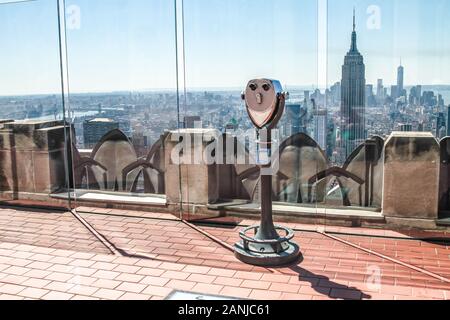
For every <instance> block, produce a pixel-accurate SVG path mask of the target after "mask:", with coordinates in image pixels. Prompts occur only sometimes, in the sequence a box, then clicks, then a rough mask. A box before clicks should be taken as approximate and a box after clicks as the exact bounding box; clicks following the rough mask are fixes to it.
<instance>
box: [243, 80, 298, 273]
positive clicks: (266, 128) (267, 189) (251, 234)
mask: <svg viewBox="0 0 450 320" xmlns="http://www.w3.org/2000/svg"><path fill="white" fill-rule="evenodd" d="M287 98H288V93H287V92H283V89H282V86H281V84H280V82H279V81H277V80H270V79H255V80H251V81H249V82H248V84H247V87H246V89H245V91H244V92H243V93H242V99H243V100H244V101H245V105H246V108H247V112H248V115H249V117H250V119H251V121H252V122H253V124H254V126H255V127H256V130H257V136H258V141H257V154H256V158H257V163H258V166H259V168H260V184H261V222H260V224H259V225H255V226H251V227H248V228H245V229H243V230H241V231H240V233H239V235H240V237H241V241H239V242H238V243H236V244H235V246H234V248H235V255H236V257H237V258H238V259H239V260H241V261H243V262H245V263H248V264H252V265H257V266H281V265H286V264H289V263H291V262H294V261H296V260H297V259H299V257H300V248H299V246H298V245H297V244H296V243H295V242H293V241H292V239H293V238H294V232H293V231H292V230H290V229H288V228H285V227H282V226H275V225H274V223H273V217H272V174H273V171H275V169H274V168H275V167H276V165H279V163H278V159H273V158H274V157H272V129H274V128H275V127H276V125H277V124H278V121H279V120H280V118H281V116H282V115H283V111H284V106H285V101H286V99H287ZM276 154H278V153H276ZM280 234H281V235H280Z"/></svg>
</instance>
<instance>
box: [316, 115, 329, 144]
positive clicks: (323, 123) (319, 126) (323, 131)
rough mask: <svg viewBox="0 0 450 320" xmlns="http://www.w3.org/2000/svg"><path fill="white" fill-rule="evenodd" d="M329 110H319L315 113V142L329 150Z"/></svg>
mask: <svg viewBox="0 0 450 320" xmlns="http://www.w3.org/2000/svg"><path fill="white" fill-rule="evenodd" d="M327 130H328V127H327V110H323V109H322V110H317V111H315V112H314V140H316V142H317V144H318V145H319V146H320V147H321V148H322V150H326V148H327Z"/></svg>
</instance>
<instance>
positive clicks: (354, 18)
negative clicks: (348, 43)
mask: <svg viewBox="0 0 450 320" xmlns="http://www.w3.org/2000/svg"><path fill="white" fill-rule="evenodd" d="M353 31H356V13H355V7H353Z"/></svg>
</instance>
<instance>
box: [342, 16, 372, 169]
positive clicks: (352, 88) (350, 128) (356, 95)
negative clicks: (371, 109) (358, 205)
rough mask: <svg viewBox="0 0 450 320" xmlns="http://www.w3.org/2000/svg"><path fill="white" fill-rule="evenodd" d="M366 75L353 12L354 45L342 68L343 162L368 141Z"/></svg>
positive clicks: (352, 44)
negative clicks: (357, 41) (358, 45)
mask: <svg viewBox="0 0 450 320" xmlns="http://www.w3.org/2000/svg"><path fill="white" fill-rule="evenodd" d="M365 73H366V71H365V65H364V58H363V56H362V55H361V54H360V53H359V51H358V48H357V46H356V23H355V12H354V11H353V32H352V43H351V47H350V51H349V52H348V53H347V55H346V56H345V60H344V65H343V66H342V81H341V145H340V151H341V152H340V153H341V159H340V160H341V161H342V162H343V161H345V160H346V159H347V158H348V157H349V156H350V154H351V153H352V151H353V150H354V149H355V148H356V147H358V146H359V145H360V144H361V143H363V142H364V141H365V139H366V130H365V100H366V99H365V87H366V78H365Z"/></svg>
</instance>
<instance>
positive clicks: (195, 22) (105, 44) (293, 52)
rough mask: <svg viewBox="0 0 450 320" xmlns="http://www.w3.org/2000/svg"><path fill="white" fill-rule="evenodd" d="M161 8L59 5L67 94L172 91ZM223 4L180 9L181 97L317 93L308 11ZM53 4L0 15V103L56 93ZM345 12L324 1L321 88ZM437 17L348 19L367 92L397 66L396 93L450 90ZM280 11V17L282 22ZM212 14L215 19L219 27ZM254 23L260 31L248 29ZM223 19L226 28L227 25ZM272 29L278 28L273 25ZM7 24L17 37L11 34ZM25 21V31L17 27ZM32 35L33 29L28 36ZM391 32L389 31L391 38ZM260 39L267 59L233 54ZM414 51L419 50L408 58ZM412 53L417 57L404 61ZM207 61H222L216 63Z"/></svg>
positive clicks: (440, 4)
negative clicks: (288, 90)
mask: <svg viewBox="0 0 450 320" xmlns="http://www.w3.org/2000/svg"><path fill="white" fill-rule="evenodd" d="M168 2H170V1H162V0H152V1H149V2H145V1H141V0H135V1H121V0H112V1H111V2H109V3H110V5H108V6H105V5H101V4H100V3H99V2H94V1H89V2H88V1H85V0H78V1H67V6H68V8H70V7H71V6H73V5H76V6H78V7H79V8H80V9H81V18H80V19H81V24H80V28H79V29H77V28H76V25H75V27H74V26H73V25H72V24H71V23H73V21H72V20H71V19H73V14H74V13H73V12H72V11H70V10H68V21H69V23H68V30H67V33H68V38H67V40H68V54H69V55H68V64H69V80H70V91H71V92H72V93H89V92H92V93H94V92H113V91H146V90H165V89H174V88H175V87H176V72H175V44H174V39H175V34H174V30H173V29H174V24H173V20H172V17H173V14H174V10H173V7H172V6H171V5H169V4H168ZM232 2H233V3H230V2H227V3H226V4H224V3H221V2H220V1H215V0H213V1H209V2H208V5H205V3H204V2H202V1H198V0H191V1H185V33H186V34H185V49H186V74H185V76H186V87H187V88H188V89H189V90H195V89H197V90H201V89H205V88H211V89H214V88H227V89H231V88H236V89H240V88H241V85H240V83H241V82H242V79H248V78H251V77H253V76H262V75H271V76H272V77H273V78H278V79H280V80H281V81H282V82H283V83H284V85H285V86H287V87H302V88H310V89H311V88H317V87H320V88H322V89H323V87H321V84H319V83H318V74H317V56H318V52H317V41H318V40H317V37H318V34H317V24H318V21H317V1H315V0H306V1H302V2H301V3H300V2H299V1H295V0H282V1H275V2H274V1H265V2H263V3H262V5H261V7H258V8H253V7H252V6H251V5H249V4H248V3H246V2H245V1H244V0H233V1H232ZM53 4H54V1H52V0H38V1H35V2H32V3H24V4H6V5H2V6H0V18H2V19H0V21H2V22H0V25H2V27H3V28H2V30H6V31H8V30H9V32H6V33H5V32H4V33H2V35H1V37H2V38H1V39H2V40H3V42H4V43H5V47H6V48H9V50H5V51H3V52H2V53H0V59H2V61H8V63H7V64H5V73H4V74H6V75H7V76H6V77H4V78H3V79H0V88H2V90H1V91H0V95H2V96H4V95H21V94H28V93H31V94H35V93H38V94H41V93H46V94H48V93H58V92H59V91H60V76H59V73H60V72H59V57H58V54H57V53H58V45H57V23H56V7H55V6H54V5H53ZM353 5H354V3H353V1H347V0H345V1H342V0H341V1H339V4H338V2H337V1H334V0H333V1H331V0H329V1H328V12H329V13H328V50H327V52H326V54H327V61H328V67H327V68H326V70H327V73H328V76H327V79H328V87H329V86H331V85H332V84H333V83H334V82H336V81H339V78H340V76H338V73H339V72H340V65H341V63H342V62H341V59H342V55H343V54H344V53H345V52H346V50H347V48H346V45H344V44H345V43H347V42H346V41H344V40H345V39H348V33H344V31H345V29H346V26H347V24H345V23H342V21H343V20H342V19H344V18H346V17H349V20H350V19H351V12H352V7H353ZM371 5H377V6H379V8H380V10H381V13H380V17H381V25H380V29H370V28H368V23H369V20H370V19H371V18H372V17H373V14H368V13H367V12H368V9H370V6H371ZM237 6H239V8H241V13H239V14H238V15H237V14H235V13H236V12H235V11H236V10H235V7H237ZM447 7H448V9H449V10H450V4H448V2H447V3H446V1H442V0H432V1H419V0H413V1H412V2H411V5H409V6H408V8H407V10H406V11H405V10H403V9H405V5H404V4H402V1H375V2H373V1H370V2H369V1H365V0H362V1H358V5H357V6H356V12H357V14H356V16H357V23H358V25H360V26H361V28H360V29H361V30H360V32H359V34H360V37H359V41H360V48H361V52H362V54H364V56H365V57H366V60H367V63H366V64H367V71H366V72H367V75H366V77H367V83H370V84H376V80H377V79H379V78H382V79H384V83H385V85H388V84H395V83H396V71H395V70H396V68H397V65H398V62H399V60H400V58H402V60H403V65H404V66H405V69H406V72H405V87H408V86H413V85H416V84H422V85H436V84H442V85H447V84H449V85H450V74H448V72H445V71H444V70H446V66H447V65H448V66H449V68H447V69H450V58H449V57H448V56H449V55H448V54H445V53H448V52H450V45H449V44H448V43H447V42H446V41H444V37H443V36H444V35H445V34H446V33H445V32H446V30H447V31H449V30H450V22H448V21H444V20H443V19H441V18H440V12H441V11H445V9H446V8H447ZM280 8H289V10H288V11H289V12H287V10H285V9H283V10H280ZM372 9H373V8H372ZM279 11H283V13H284V15H285V16H281V15H280V13H278V12H279ZM217 12H221V13H222V14H221V15H220V17H219V16H218V15H217ZM441 15H442V14H441ZM430 16H432V17H434V18H435V19H433V20H432V21H431V22H430V23H428V24H427V25H424V23H422V22H423V21H425V20H427V19H428V18H429V17H430ZM258 17H259V18H260V20H261V22H260V23H258V22H257V21H256V20H255V19H256V18H258ZM338 17H339V21H336V18H338ZM407 17H414V19H415V20H417V21H418V22H419V24H420V28H417V27H416V29H414V30H407V29H405V28H406V27H405V18H407ZM231 19H234V20H236V22H235V23H232V21H231ZM118 20H123V21H124V23H125V22H126V24H127V28H121V26H123V25H122V24H117V21H118ZM278 20H280V21H281V20H282V21H283V22H282V23H278V22H277V21H278ZM16 21H17V22H18V23H19V26H20V28H17V27H15V28H13V27H14V26H16V25H17V22H16ZM27 21H34V22H35V24H33V23H31V24H28V25H27V24H26V23H25V22H27ZM346 21H347V20H346ZM427 21H429V20H427ZM36 25H38V26H39V28H35V27H34V26H36ZM208 25H209V27H208ZM260 25H267V26H268V27H267V29H268V30H264V32H263V33H262V36H263V37H261V35H259V34H258V35H257V36H256V37H253V36H252V37H250V39H249V37H247V36H246V35H245V34H244V35H243V36H240V35H239V34H240V33H238V31H239V30H240V29H242V28H243V27H244V26H245V27H248V29H249V30H248V32H249V33H251V34H257V33H259V32H260V28H259V26H260ZM394 26H395V29H394ZM375 27H376V26H375ZM35 29H37V30H35ZM392 30H396V31H395V33H394V32H392ZM15 37H17V39H15ZM263 39H266V40H267V41H266V42H268V44H269V50H259V51H258V50H256V51H255V50H238V49H239V48H244V49H245V48H247V47H250V48H253V47H254V48H258V47H259V46H260V45H262V44H264V42H263ZM294 39H300V40H301V41H294ZM17 40H19V41H17ZM20 40H23V41H20ZM148 40H150V41H148ZM246 41H248V43H247V44H246ZM19 42H20V43H19ZM37 42H39V43H37ZM156 43H157V46H156V47H155V45H154V44H156ZM419 44H420V45H421V46H423V48H420V50H419V51H418V47H417V46H418V45H419ZM206 45H207V46H208V47H205V46H206ZM412 47H414V48H415V49H417V50H412V51H411V48H412ZM155 48H158V50H155ZM414 48H412V49H414ZM11 50H12V51H11ZM12 52H14V54H12ZM211 57H214V59H212V58H211ZM216 60H226V61H224V62H221V63H217V61H216ZM118 62H120V63H118ZM111 65H114V68H111ZM242 66H244V67H242ZM36 80H39V81H38V83H39V85H36Z"/></svg>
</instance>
